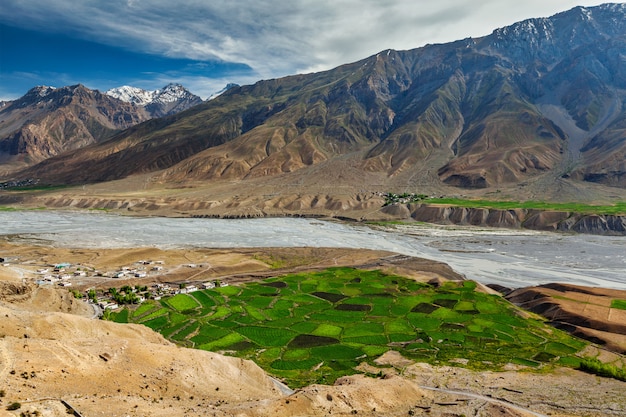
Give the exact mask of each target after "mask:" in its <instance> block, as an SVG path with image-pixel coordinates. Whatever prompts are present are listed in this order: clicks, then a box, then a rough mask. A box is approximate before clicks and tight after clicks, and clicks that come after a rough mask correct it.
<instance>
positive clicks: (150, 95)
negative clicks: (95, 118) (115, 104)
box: [105, 85, 158, 106]
mask: <svg viewBox="0 0 626 417" xmlns="http://www.w3.org/2000/svg"><path fill="white" fill-rule="evenodd" d="M157 91H158V90H157ZM105 94H106V95H108V96H111V97H113V98H116V99H118V100H122V101H125V102H127V103H135V104H138V105H140V106H145V105H147V104H150V103H152V101H153V100H154V96H155V92H154V91H146V90H144V89H141V88H138V87H131V86H129V85H123V86H121V87H116V88H112V89H110V90H108V91H107V92H106V93H105Z"/></svg>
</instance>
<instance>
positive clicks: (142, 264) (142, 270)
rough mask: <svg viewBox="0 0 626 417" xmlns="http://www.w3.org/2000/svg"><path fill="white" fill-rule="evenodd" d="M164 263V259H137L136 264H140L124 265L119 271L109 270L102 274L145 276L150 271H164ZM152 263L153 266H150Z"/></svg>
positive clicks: (111, 276) (123, 276) (110, 276)
mask: <svg viewBox="0 0 626 417" xmlns="http://www.w3.org/2000/svg"><path fill="white" fill-rule="evenodd" d="M163 264H164V262H163V261H137V262H135V265H138V266H135V267H131V266H123V267H122V268H121V269H120V270H119V271H115V272H109V273H106V274H104V275H102V276H105V277H109V278H145V277H147V276H148V272H151V273H162V272H163V270H164V267H163ZM150 265H152V266H151V267H150ZM148 268H149V271H148Z"/></svg>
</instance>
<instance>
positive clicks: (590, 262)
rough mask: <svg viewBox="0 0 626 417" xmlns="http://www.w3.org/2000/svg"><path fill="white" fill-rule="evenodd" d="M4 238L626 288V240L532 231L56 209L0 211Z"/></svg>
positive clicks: (512, 283)
mask: <svg viewBox="0 0 626 417" xmlns="http://www.w3.org/2000/svg"><path fill="white" fill-rule="evenodd" d="M0 235H5V236H10V238H11V239H12V240H16V241H23V242H28V243H35V244H42V245H53V246H59V247H73V248H81V247H84V248H125V247H128V248H129V247H142V246H143V247H145V246H151V247H158V248H162V249H172V248H186V247H204V248H228V247H307V246H308V247H344V248H362V249H382V250H388V251H393V252H396V253H400V254H404V255H410V256H419V257H423V258H428V259H434V260H438V261H442V262H446V263H448V264H449V265H450V266H451V267H452V268H454V269H455V270H456V271H457V272H459V273H461V274H463V275H464V276H465V277H467V278H468V279H474V280H476V281H480V282H483V283H487V284H489V283H497V284H500V285H504V286H508V287H512V288H516V287H522V286H528V285H537V284H543V283H548V282H567V283H573V284H581V285H589V286H598V287H607V288H617V289H625V290H626V238H624V237H607V236H592V235H575V234H560V233H545V232H535V231H525V230H508V229H485V228H470V227H458V226H457V227H444V226H436V225H417V224H415V225H405V226H396V227H393V228H380V227H376V226H373V227H370V226H367V225H363V224H346V223H340V222H330V221H321V220H316V219H302V218H260V219H241V220H225V219H192V218H163V217H126V216H117V215H110V214H103V213H87V212H55V211H7V212H0Z"/></svg>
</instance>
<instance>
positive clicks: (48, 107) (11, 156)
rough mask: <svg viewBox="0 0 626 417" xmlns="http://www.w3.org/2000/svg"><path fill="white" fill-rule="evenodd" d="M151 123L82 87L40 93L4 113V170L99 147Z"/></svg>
mask: <svg viewBox="0 0 626 417" xmlns="http://www.w3.org/2000/svg"><path fill="white" fill-rule="evenodd" d="M148 119H149V116H148V114H147V113H146V112H145V111H143V110H142V109H140V108H138V107H137V106H135V105H133V104H128V103H124V102H121V101H119V100H117V99H114V98H111V97H109V96H107V95H104V94H101V93H100V92H98V91H93V90H89V89H88V88H86V87H84V86H82V85H75V86H70V87H63V88H53V87H35V88H33V89H31V90H30V91H28V93H26V94H25V95H24V96H23V97H21V98H20V99H18V100H15V101H13V102H8V103H7V104H6V105H5V106H4V107H2V109H1V110H0V162H1V163H2V166H1V168H0V170H3V169H7V167H10V166H13V165H17V166H20V165H31V164H34V163H36V162H40V161H42V160H45V159H47V158H49V157H51V156H55V155H58V154H62V153H64V152H67V151H70V150H73V149H77V148H81V147H83V146H86V145H89V144H92V143H96V142H100V141H102V140H104V139H107V138H109V137H111V136H112V135H113V134H114V133H116V132H118V131H120V130H123V129H126V128H128V127H130V126H133V125H135V124H138V123H140V122H143V121H145V120H148Z"/></svg>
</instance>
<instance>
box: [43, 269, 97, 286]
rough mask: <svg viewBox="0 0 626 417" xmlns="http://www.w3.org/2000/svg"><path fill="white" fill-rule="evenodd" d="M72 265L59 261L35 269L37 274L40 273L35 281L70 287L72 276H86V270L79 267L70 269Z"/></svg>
mask: <svg viewBox="0 0 626 417" xmlns="http://www.w3.org/2000/svg"><path fill="white" fill-rule="evenodd" d="M71 266H72V265H71V264H69V263H61V264H57V265H54V266H51V267H49V268H40V269H38V270H37V274H38V275H40V276H41V277H40V279H39V280H38V281H37V282H38V283H39V284H58V285H60V286H61V287H71V286H72V283H71V282H70V281H69V280H70V279H71V278H73V277H86V276H87V270H85V269H82V268H80V267H78V268H74V270H73V271H72V270H70V267H71Z"/></svg>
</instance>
